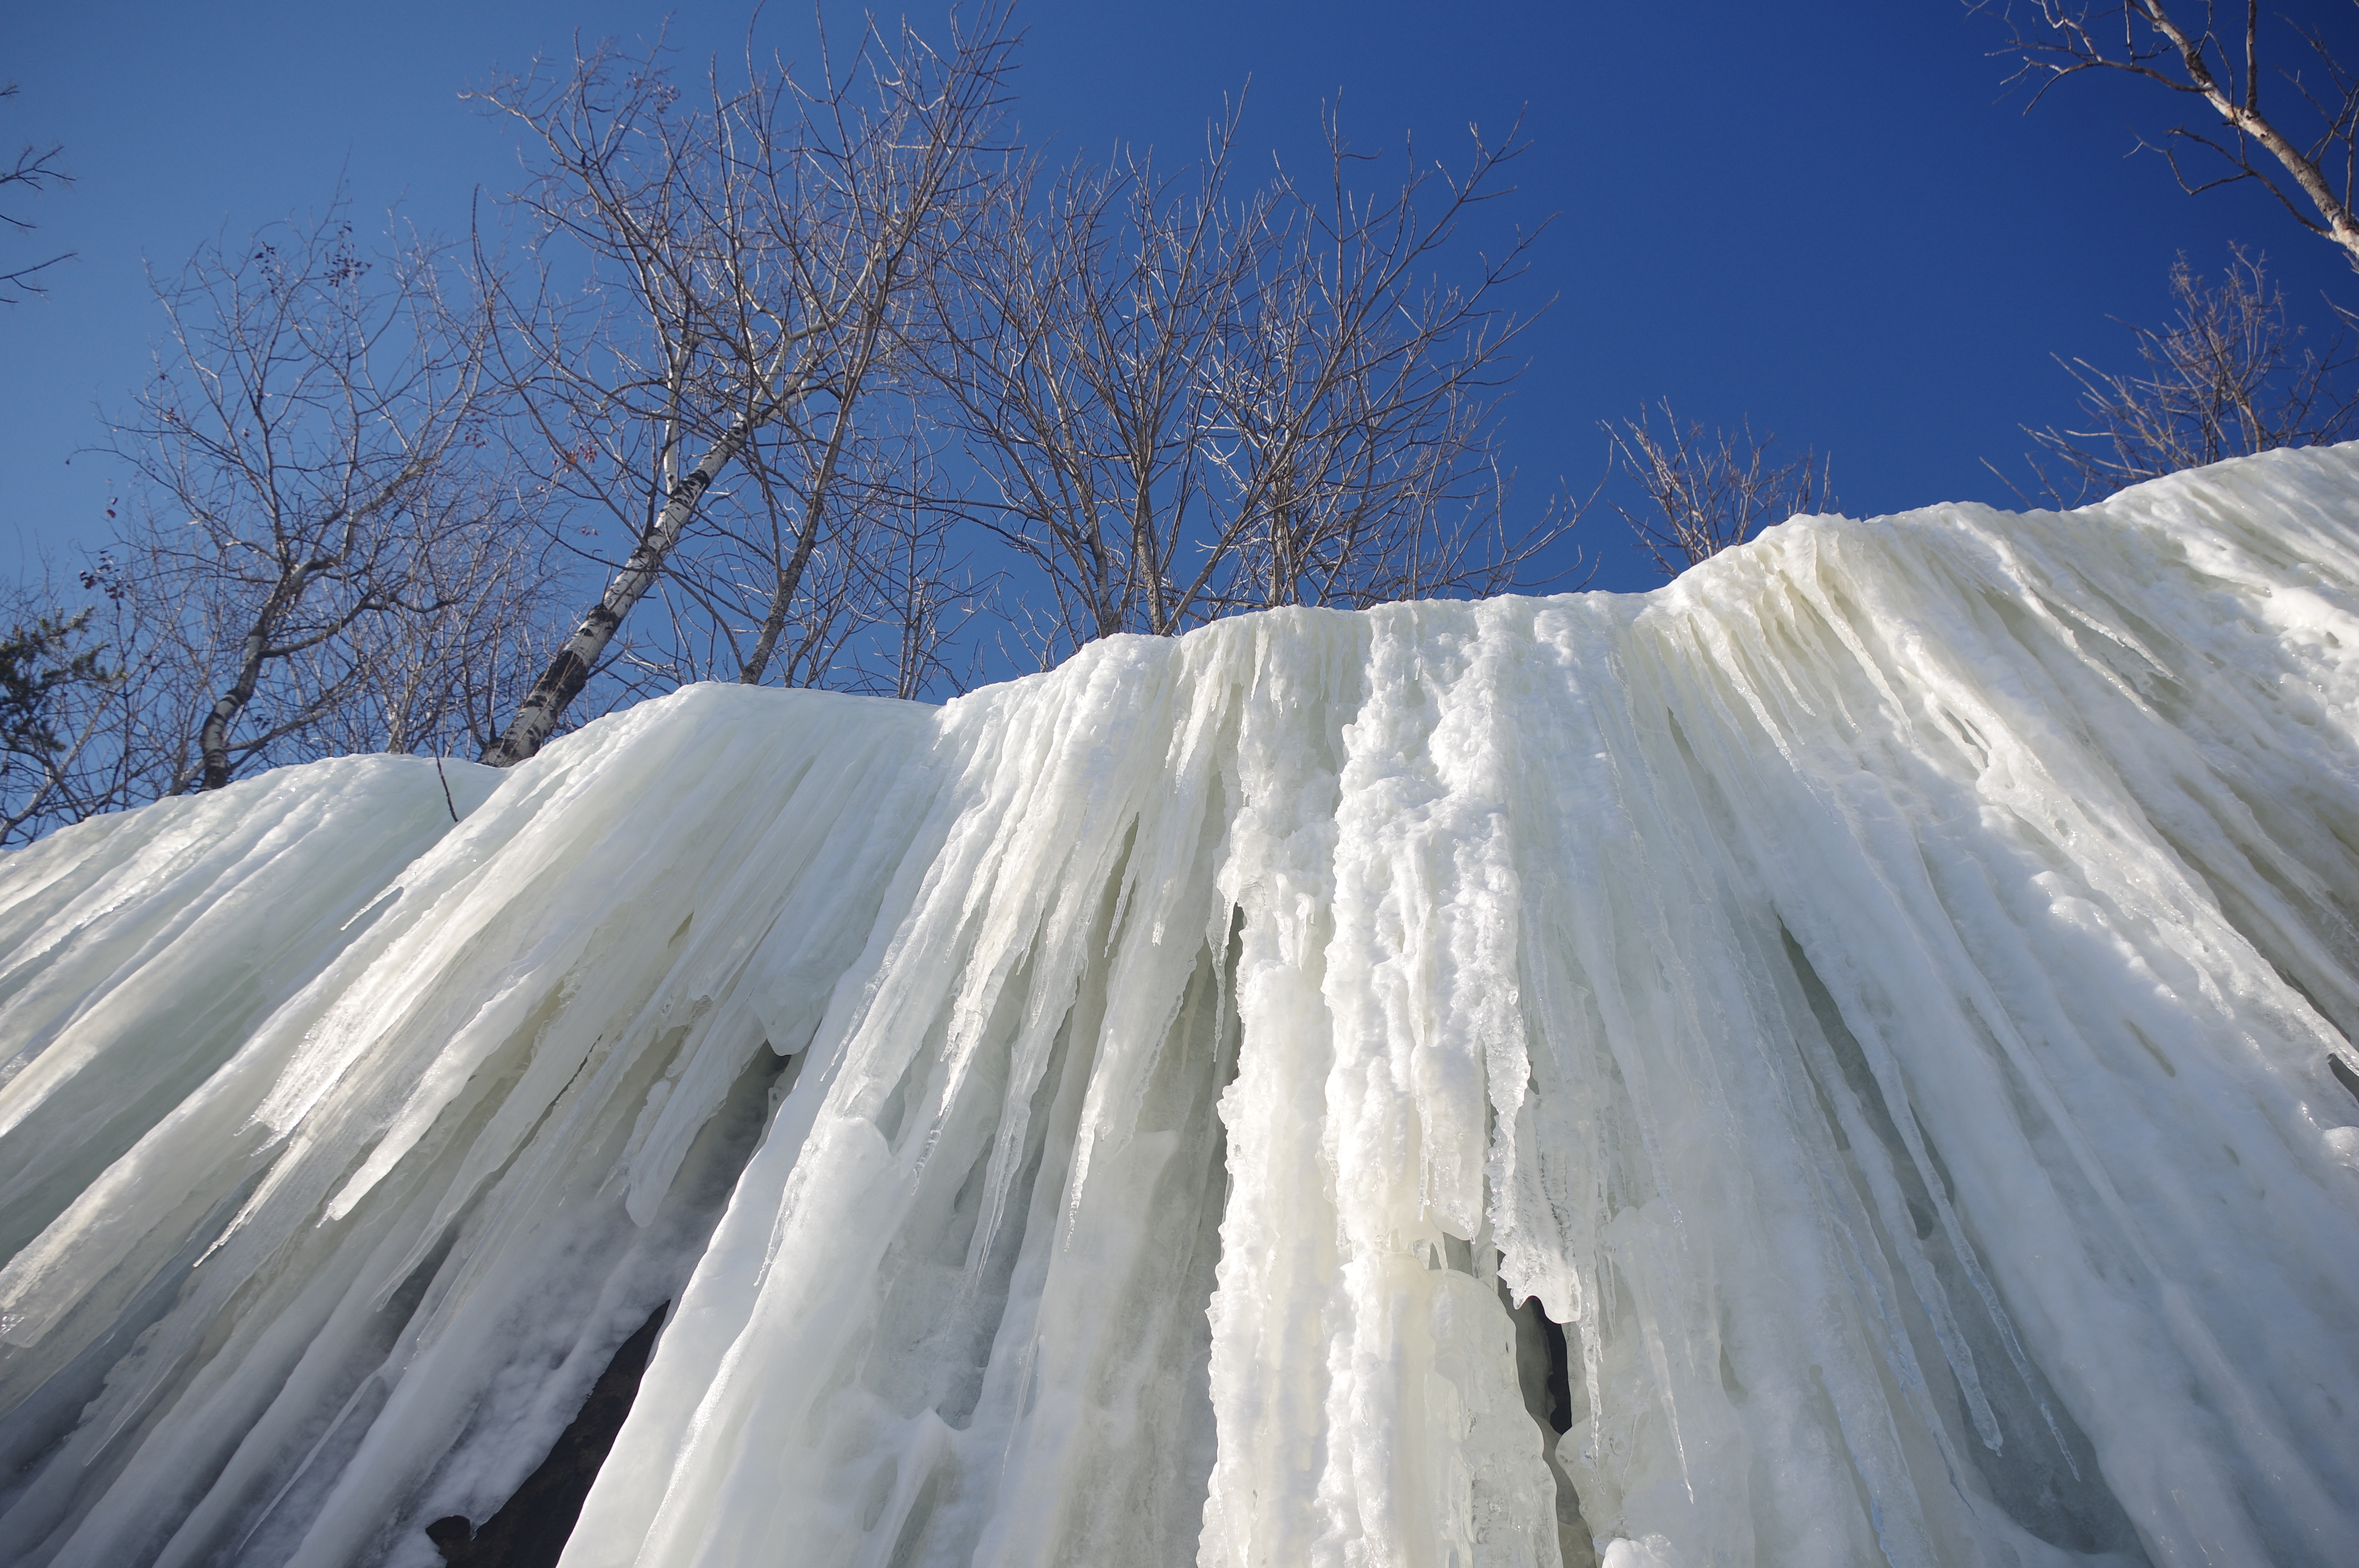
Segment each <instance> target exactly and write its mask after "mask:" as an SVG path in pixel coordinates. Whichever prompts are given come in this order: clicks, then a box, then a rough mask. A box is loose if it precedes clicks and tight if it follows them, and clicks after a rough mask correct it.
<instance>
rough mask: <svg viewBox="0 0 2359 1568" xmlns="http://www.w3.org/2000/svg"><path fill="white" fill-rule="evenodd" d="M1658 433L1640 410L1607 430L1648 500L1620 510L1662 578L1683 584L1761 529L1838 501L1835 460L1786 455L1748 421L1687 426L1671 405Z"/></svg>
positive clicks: (1620, 458)
mask: <svg viewBox="0 0 2359 1568" xmlns="http://www.w3.org/2000/svg"><path fill="white" fill-rule="evenodd" d="M1661 408H1662V413H1663V425H1664V429H1663V430H1662V431H1661V432H1658V431H1657V430H1656V429H1655V427H1654V425H1653V423H1652V420H1651V417H1650V416H1649V415H1648V414H1647V411H1646V410H1644V409H1641V410H1640V411H1639V414H1638V417H1637V418H1636V419H1630V420H1625V421H1623V423H1622V424H1621V425H1619V426H1618V427H1617V426H1614V425H1608V426H1606V427H1605V430H1606V435H1607V438H1608V439H1609V440H1610V442H1611V444H1612V450H1613V453H1614V459H1615V460H1616V462H1618V464H1619V465H1620V467H1621V468H1622V470H1623V471H1624V472H1625V474H1627V475H1628V476H1629V478H1630V479H1631V480H1632V481H1635V482H1636V485H1637V487H1638V489H1639V490H1640V491H1641V492H1644V493H1645V495H1646V497H1647V506H1646V507H1644V508H1642V509H1640V510H1637V511H1633V510H1631V509H1630V508H1629V507H1627V506H1624V505H1622V504H1620V503H1615V507H1614V509H1615V510H1616V511H1618V512H1620V513H1621V514H1622V517H1623V520H1624V521H1625V522H1626V523H1628V524H1630V529H1631V532H1633V533H1634V534H1636V535H1637V536H1638V542H1639V543H1640V544H1641V545H1643V546H1645V547H1646V550H1647V555H1648V556H1650V557H1653V559H1654V562H1655V566H1656V568H1657V569H1658V570H1659V571H1661V572H1662V574H1663V575H1664V576H1665V577H1667V578H1668V577H1677V576H1679V574H1680V572H1682V571H1684V570H1686V569H1687V568H1689V567H1691V566H1693V565H1694V564H1695V563H1696V562H1698V561H1701V560H1705V559H1707V558H1709V557H1712V556H1716V555H1718V554H1719V553H1720V552H1721V551H1723V550H1725V549H1728V548H1730V547H1732V546H1736V545H1741V544H1743V543H1745V540H1747V539H1749V538H1751V537H1753V535H1755V534H1756V533H1758V532H1759V531H1760V530H1761V529H1763V528H1765V527H1767V526H1768V525H1769V524H1774V523H1782V522H1784V521H1785V520H1786V519H1787V518H1788V517H1793V516H1797V515H1799V514H1804V513H1810V512H1816V511H1819V510H1820V509H1821V508H1825V507H1832V506H1833V505H1834V504H1835V497H1834V491H1833V488H1832V472H1833V460H1832V459H1821V457H1820V456H1819V455H1818V453H1817V452H1815V451H1809V450H1806V451H1804V452H1803V453H1802V454H1801V455H1800V456H1799V457H1785V458H1780V457H1777V456H1775V455H1773V454H1774V453H1775V452H1776V449H1777V437H1776V436H1775V435H1770V436H1767V437H1763V438H1758V439H1756V438H1755V437H1754V434H1753V425H1752V422H1751V421H1750V420H1747V421H1745V423H1743V424H1742V425H1741V426H1739V427H1738V428H1737V429H1735V430H1733V431H1731V430H1711V431H1707V430H1706V429H1705V428H1704V427H1702V426H1701V425H1700V424H1697V423H1696V422H1695V421H1693V420H1689V421H1686V422H1685V423H1682V422H1681V421H1680V416H1678V415H1677V414H1675V413H1673V412H1672V411H1671V406H1670V403H1669V400H1668V399H1666V400H1665V401H1664V402H1663V403H1662V404H1661Z"/></svg>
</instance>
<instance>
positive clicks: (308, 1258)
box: [0, 447, 2359, 1568]
mask: <svg viewBox="0 0 2359 1568" xmlns="http://www.w3.org/2000/svg"><path fill="white" fill-rule="evenodd" d="M449 774H450V779H449V783H450V787H451V801H450V803H449V804H447V805H446V802H445V798H444V794H443V786H442V784H441V782H440V780H438V778H437V776H436V773H435V770H434V768H433V767H432V766H431V765H430V764H429V763H425V762H419V761H416V760H410V759H387V758H354V759H346V760H342V761H337V762H323V763H319V764H315V765H313V766H310V767H307V768H299V769H292V770H288V771H284V772H279V773H270V774H267V775H265V776H263V777H259V778H256V779H254V780H252V781H250V782H246V783H243V784H237V785H234V786H233V787H232V788H231V789H229V790H227V791H225V792H223V793H221V794H219V795H209V796H203V797H199V798H193V799H184V800H175V801H171V802H168V803H166V804H163V805H159V806H152V807H149V808H147V809H146V810H143V811H139V812H136V813H132V814H129V815H127V816H120V817H115V818H111V819H107V820H103V821H94V822H91V823H87V824H84V825H82V826H81V827H75V828H72V829H70V830H68V831H65V832H61V833H59V834H57V835H55V836H54V837H52V838H49V839H48V840H46V841H44V842H42V843H40V844H38V845H36V846H34V847H32V848H30V849H26V850H23V851H21V852H18V853H16V854H14V855H12V856H10V857H9V858H8V859H7V860H5V862H0V954H5V957H0V1064H4V1065H0V1074H5V1080H0V1228H5V1239H6V1245H5V1248H4V1249H0V1256H5V1257H6V1258H7V1259H8V1261H7V1262H6V1265H5V1270H0V1561H5V1562H8V1563H19V1564H58V1565H60V1568H62V1565H67V1564H73V1565H93V1568H119V1565H126V1564H146V1563H158V1564H174V1565H178V1564H196V1563H254V1564H272V1565H276V1564H281V1563H287V1564H303V1565H320V1568H330V1565H333V1568H342V1565H344V1564H353V1563H386V1564H389V1565H396V1568H419V1565H421V1564H430V1563H434V1562H435V1561H436V1560H437V1559H436V1551H437V1548H436V1546H435V1544H434V1543H433V1542H432V1541H429V1539H428V1537H427V1535H426V1533H425V1530H424V1528H423V1527H424V1526H425V1525H426V1524H427V1523H428V1522H429V1521H431V1520H435V1519H440V1518H442V1517H444V1516H448V1515H454V1514H455V1515H464V1516H467V1517H468V1518H470V1519H475V1520H482V1519H484V1518H485V1517H486V1516H488V1515H490V1514H491V1513H493V1511H494V1510H495V1509H498V1508H499V1506H500V1504H501V1502H502V1500H503V1499H504V1498H506V1497H507V1496H508V1495H509V1494H510V1493H511V1492H513V1491H514V1490H516V1487H517V1486H518V1484H519V1482H520V1481H521V1480H522V1479H523V1477H524V1476H526V1475H527V1472H529V1471H531V1470H532V1469H533V1467H534V1466H535V1465H537V1464H538V1462H539V1459H540V1456H541V1455H542V1454H544V1453H546V1452H548V1450H549V1444H551V1442H552V1441H553V1440H554V1438H555V1437H556V1434H557V1433H558V1432H559V1430H560V1428H562V1427H563V1426H564V1425H565V1424H566V1422H568V1420H569V1419H570V1418H571V1414H572V1411H574V1409H575V1408H576V1407H577V1406H579V1405H580V1404H581V1403H582V1400H583V1397H584V1394H585V1392H586V1391H587V1390H589V1389H590V1387H591V1384H592V1380H593V1379H596V1378H597V1377H598V1375H599V1373H600V1370H601V1369H602V1368H604V1367H605V1365H606V1363H607V1360H608V1358H609V1357H610V1356H611V1355H613V1353H614V1350H615V1347H616V1346H617V1345H619V1344H621V1343H622V1342H623V1341H624V1340H625V1338H626V1336H631V1335H633V1333H634V1332H635V1330H636V1329H638V1328H639V1326H640V1325H643V1324H645V1323H646V1322H647V1319H648V1317H649V1314H650V1313H651V1312H653V1311H654V1310H655V1309H656V1308H657V1307H658V1306H659V1305H662V1304H664V1303H670V1305H669V1312H668V1315H667V1316H666V1317H665V1319H664V1322H663V1327H662V1332H661V1336H660V1338H659V1339H658V1341H657V1343H656V1348H655V1351H654V1356H653V1360H652V1363H651V1364H650V1365H649V1366H648V1368H647V1374H646V1378H645V1381H644V1382H643V1383H642V1385H641V1386H640V1389H639V1391H638V1395H637V1400H636V1404H635V1405H634V1406H633V1407H632V1409H631V1413H630V1416H629V1419H628V1422H626V1424H625V1426H624V1427H623V1429H622V1433H621V1436H620V1438H619V1440H618V1441H617V1443H616V1445H615V1447H614V1451H613V1453H612V1454H611V1455H610V1456H609V1457H608V1459H607V1460H606V1462H605V1465H604V1467H603V1470H602V1471H601V1472H600V1473H599V1476H598V1478H597V1482H596V1485H595V1487H594V1489H593V1490H592V1492H591V1494H590V1496H589V1498H588V1502H587V1505H586V1507H585V1509H584V1510H583V1512H582V1517H581V1521H580V1524H579V1526H578V1528H577V1529H576V1530H574V1532H573V1535H572V1537H571V1543H570V1545H569V1546H568V1548H567V1550H566V1555H565V1559H564V1562H565V1564H566V1568H622V1565H624V1564H643V1565H647V1568H655V1565H664V1568H687V1565H690V1564H696V1565H700V1568H740V1565H745V1568H750V1565H753V1564H767V1563H827V1564H845V1565H853V1564H866V1565H875V1568H886V1565H905V1564H950V1563H958V1564H967V1563H973V1564H994V1565H999V1564H1017V1563H1025V1564H1031V1563H1040V1564H1047V1563H1083V1564H1093V1565H1101V1568H1114V1565H1123V1564H1177V1563H1190V1562H1194V1563H1202V1564H1205V1565H1207V1568H1231V1565H1235V1568H1243V1565H1245V1564H1272V1565H1283V1568H1292V1565H1297V1564H1337V1565H1342V1564H1353V1565H1376V1564H1397V1565H1402V1568H1477V1565H1483V1568H1490V1565H1500V1568H1508V1565H1514V1568H1527V1565H1536V1564H1549V1565H1553V1564H1557V1563H1567V1564H1586V1563H1592V1562H1593V1561H1595V1560H1596V1558H1597V1556H1598V1554H1600V1553H1602V1554H1603V1562H1604V1563H1606V1564H1608V1565H1609V1568H1643V1565H1647V1564H1654V1565H1661V1568H1672V1565H1678V1568H1690V1565H1692V1568H1702V1565H1705V1564H1732V1565H1742V1564H1760V1565H1769V1564H1795V1565H1805V1564H1807V1565H1812V1568H1817V1565H1826V1564H1854V1563H1858V1564H1871V1563H1890V1564H1894V1565H1896V1568H1913V1565H1917V1564H1936V1563H1938V1564H1954V1565H1967V1564H1973V1565H1989V1568H2003V1565H2004V1568H2039V1565H2048V1564H2063V1563H2140V1562H2148V1563H2155V1564H2158V1565H2162V1564H2193V1563H2246V1564H2257V1563H2276V1564H2280V1565H2283V1564H2297V1563H2316V1564H2330V1563H2332V1564H2341V1563H2348V1562H2350V1561H2352V1560H2353V1556H2354V1552H2359V1127H2354V1125H2353V1124H2354V1123H2359V1098H2354V1092H2353V1091H2352V1090H2350V1089H2347V1088H2346V1087H2344V1086H2345V1084H2346V1083H2352V1084H2359V1076H2354V1067H2359V1062H2354V1058H2353V1056H2352V1054H2351V1046H2350V1045H2349V1044H2347V1043H2346V1042H2347V1040H2348V1039H2349V1038H2350V1037H2352V1036H2353V1035H2354V1030H2359V447H2354V448H2344V449H2333V450H2329V451H2313V452H2304V453H2277V454H2271V455H2268V456H2266V457H2262V458H2257V459H2251V460H2242V461H2238V462H2234V463H2227V464H2223V465H2220V466H2218V467H2215V468H2212V469H2209V470H2201V471H2200V472H2196V473H2191V474H2187V475H2182V476H2180V477H2177V478H2174V479H2172V480H2169V481H2161V482H2158V483H2155V484H2150V485H2147V486H2144V487H2141V488H2139V489H2136V490H2133V491H2129V492H2125V493H2123V494H2122V495H2120V496H2117V497H2115V498H2114V499H2113V500H2111V501H2109V502H2107V503H2104V504H2102V505H2100V506H2096V507H2093V508H2090V509H2087V510H2085V511H2082V512H2078V513H2070V514H2027V515H2022V516H2015V515H2007V514H1999V513H1995V512H1992V511H1989V510H1987V509H1984V508H1980V507H1974V506H1965V505H1957V506H1943V507H1936V508H1932V509H1930V510H1927V511H1923V512H1919V513H1915V514H1908V515H1905V516H1899V517H1893V518H1885V519H1878V520H1875V521H1870V522H1854V521H1844V520H1841V519H1831V518H1820V519H1811V518H1806V519H1799V520H1797V521H1795V522H1792V523H1789V524H1786V525H1784V526H1782V527H1779V528H1777V529H1773V530H1771V531H1770V532H1768V533H1767V535H1764V536H1763V537H1761V538H1760V539H1759V540H1758V541H1757V542H1756V543H1754V544H1752V545H1750V546H1746V547H1745V548H1743V549H1740V550H1736V551H1733V552H1730V553H1728V554H1726V555H1723V556H1722V557H1718V558H1716V559H1714V560H1712V561H1711V562H1709V563H1708V564H1706V565H1705V566H1703V567H1701V568H1697V569H1695V570H1692V571H1690V572H1689V573H1688V574H1687V575H1686V576H1685V577H1683V578H1682V579H1680V580H1679V581H1678V582H1677V583H1675V584H1672V585H1671V586H1669V587H1668V588H1665V589H1660V590H1658V591H1657V592H1655V593H1652V594H1648V595H1645V596H1634V597H1614V596H1607V595H1582V596H1573V597H1567V598H1559V599H1547V600H1532V599H1501V600H1491V601H1486V602H1482V603H1473V604H1465V603H1447V604H1415V605H1398V606H1392V607H1387V608H1385V609H1382V610H1377V611H1370V612H1367V613H1364V614H1348V615H1347V614H1341V613H1329V612H1317V611H1288V612H1276V613H1271V614H1266V615H1262V616H1257V617H1252V618H1247V619H1244V620H1239V621H1234V622H1225V623H1223V624H1220V625H1217V626H1214V627H1212V628H1210V629H1208V630H1206V631H1203V632H1200V633H1195V634H1194V635H1191V636H1189V637H1186V638H1182V639H1180V640H1178V641H1154V640H1147V639H1137V638H1118V639H1114V640H1112V641H1109V642H1106V643H1099V644H1096V645H1094V646H1093V647H1091V648H1090V649H1088V650H1086V651H1085V652H1084V653H1083V654H1081V655H1080V656H1078V657H1076V658H1074V659H1073V660H1072V661H1071V662H1070V663H1069V664H1067V665H1065V666H1064V667H1062V668H1061V669H1059V670H1057V671H1055V672H1054V673H1052V674H1049V675H1046V676H1038V677H1034V678H1030V679H1027V680H1022V681H1017V682H1015V683H1013V684H1010V685H1007V686H1004V687H994V688H991V689H987V690H984V691H981V692H978V693H976V694H974V695H973V696H971V697H966V698H963V699H962V700H960V701H957V702H953V703H951V704H950V705H948V706H947V707H944V708H920V707H916V706H910V705H900V704H893V703H888V702H881V701H870V700H860V699H853V698H846V697H831V696H825V695H820V694H813V693H799V692H798V693H778V692H759V691H746V690H742V689H739V688H735V687H695V688H691V689H690V690H687V691H684V692H682V693H680V694H679V695H678V696H676V697H671V698H669V699H667V700H665V701H662V702H659V703H653V704H649V705H647V706H644V707H642V708H636V709H634V710H632V711H630V712H628V713H625V714H623V715H620V716H618V717H615V718H613V719H606V720H603V721H601V722H599V723H597V724H594V725H592V726H590V727H589V728H587V729H585V730H582V732H581V733H579V734H576V735H574V736H572V737H570V738H568V739H567V740H565V741H561V742H560V743H559V744H557V745H554V746H552V747H551V748H550V749H549V751H548V752H547V753H545V754H544V755H543V756H541V757H540V758H538V759H537V760H536V761H534V762H530V763H528V764H527V765H525V766H523V767H521V768H518V769H516V771H515V772H514V773H511V774H507V775H494V774H490V773H484V772H482V771H480V770H476V769H473V768H470V767H463V766H458V765H452V766H451V767H450V769H449ZM456 816H463V818H464V820H463V821H462V822H457V823H455V825H454V821H453V818H454V817H456ZM2336 1057H2340V1058H2341V1060H2342V1063H2343V1065H2342V1067H2341V1068H2340V1070H2339V1073H2338V1069H2337V1067H2336V1066H2335V1065H2334V1060H2333V1059H2334V1058H2336ZM642 1343H644V1341H642ZM1560 1432H1561V1435H1560Z"/></svg>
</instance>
